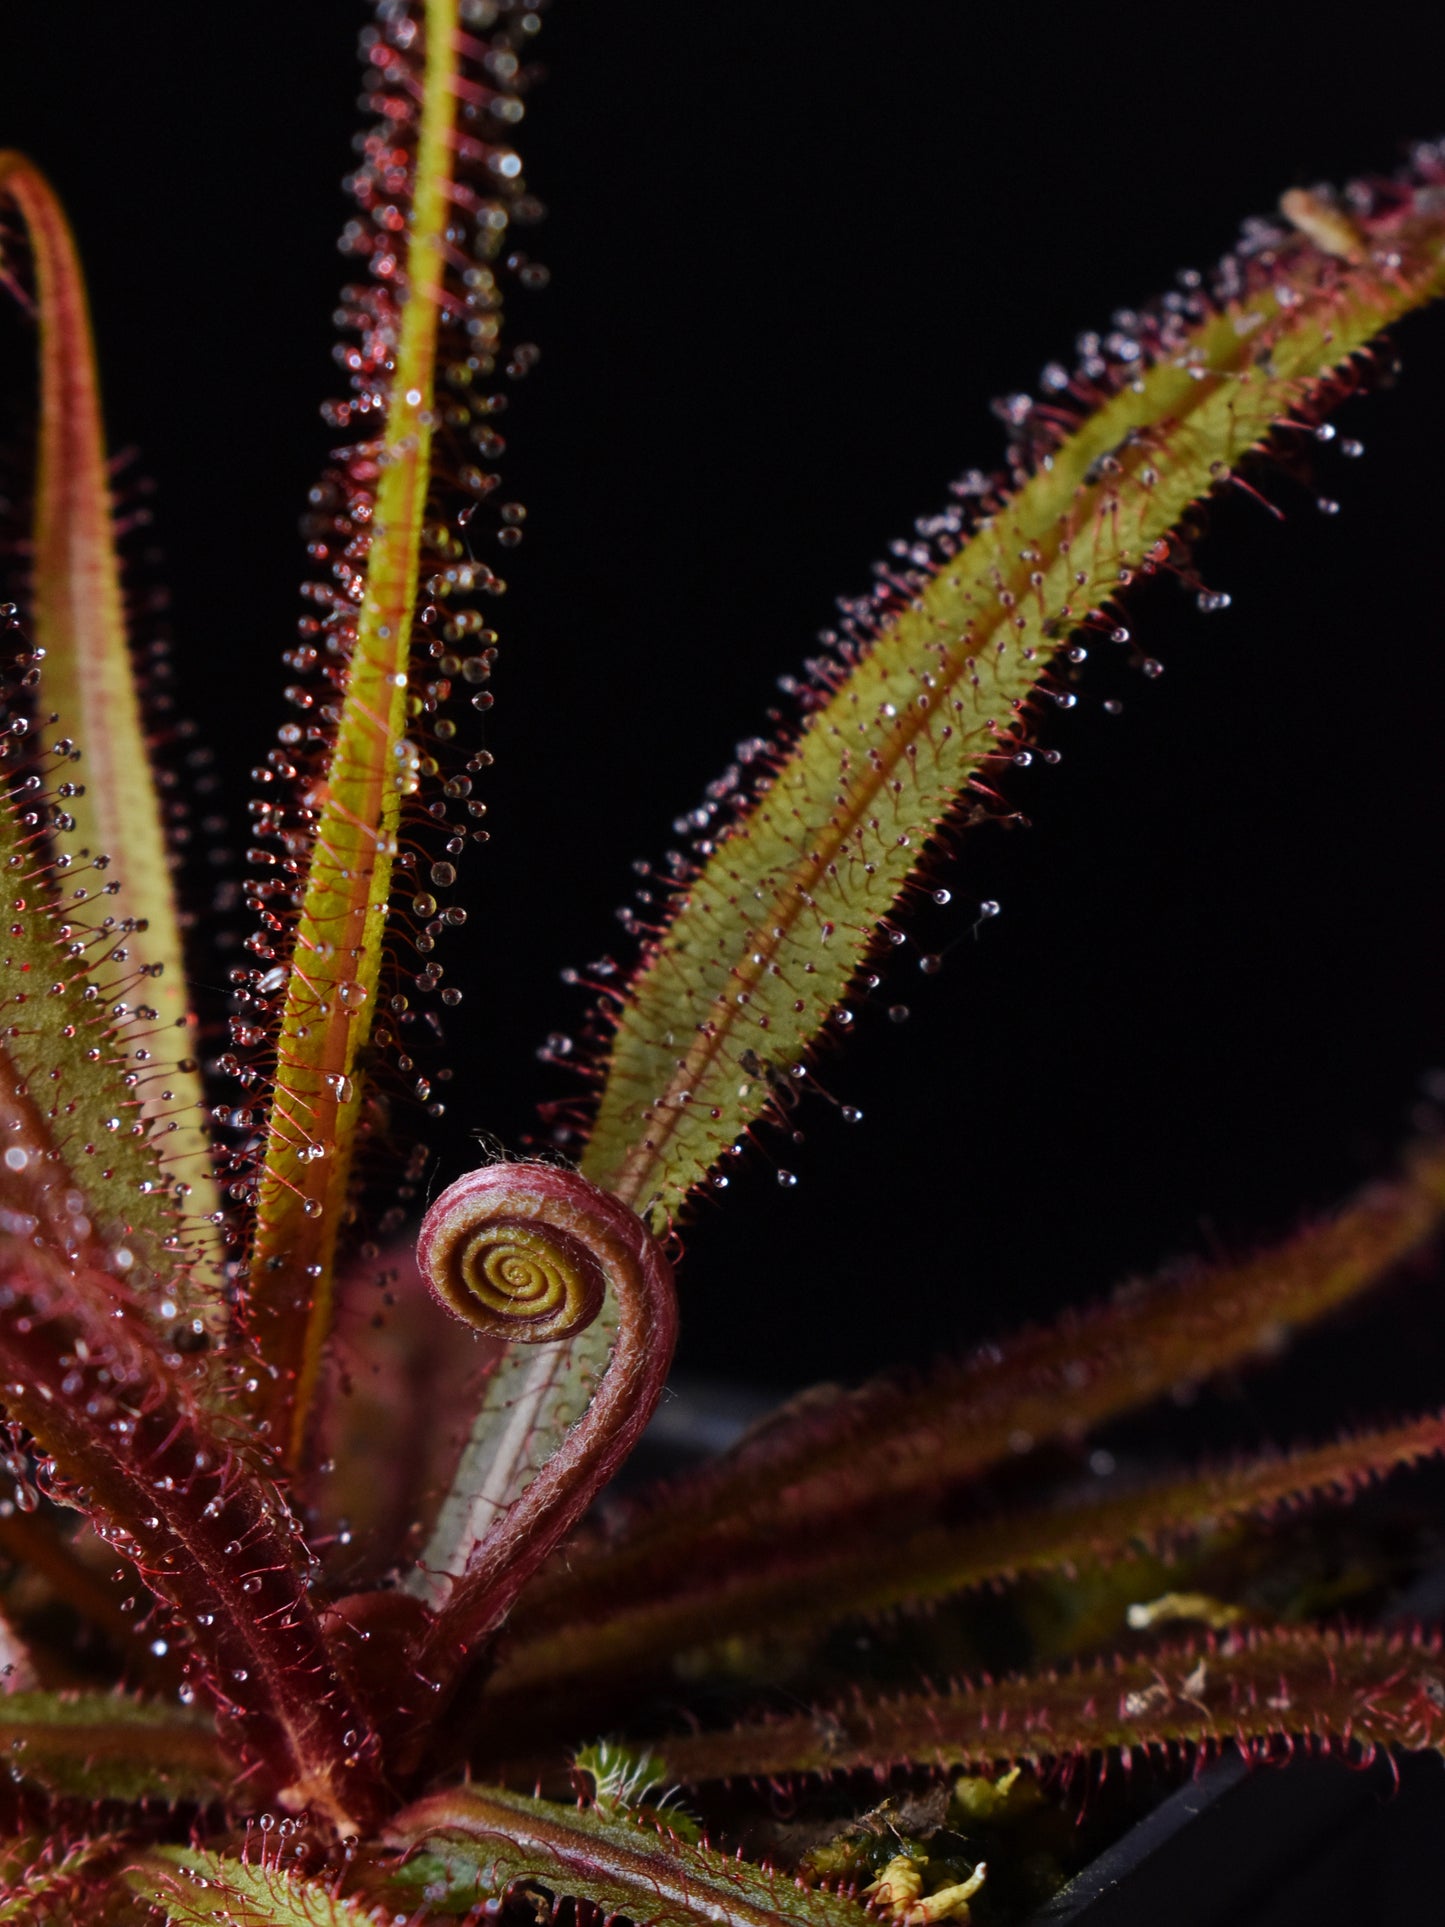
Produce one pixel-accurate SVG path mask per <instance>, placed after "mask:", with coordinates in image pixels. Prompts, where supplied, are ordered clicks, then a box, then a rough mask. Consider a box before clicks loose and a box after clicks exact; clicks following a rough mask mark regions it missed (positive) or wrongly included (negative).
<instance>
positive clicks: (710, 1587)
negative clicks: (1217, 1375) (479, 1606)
mask: <svg viewBox="0 0 1445 1927" xmlns="http://www.w3.org/2000/svg"><path fill="white" fill-rule="evenodd" d="M1442 1451H1445V1413H1439V1412H1434V1413H1429V1414H1427V1415H1425V1416H1423V1417H1420V1418H1413V1419H1406V1420H1403V1421H1402V1422H1401V1423H1400V1424H1398V1425H1387V1426H1380V1427H1377V1428H1374V1429H1372V1430H1369V1431H1364V1432H1356V1433H1346V1434H1342V1435H1341V1436H1340V1437H1339V1438H1336V1439H1331V1440H1330V1441H1329V1442H1328V1443H1326V1444H1324V1445H1317V1446H1301V1447H1299V1448H1297V1449H1296V1450H1294V1451H1292V1452H1281V1453H1267V1454H1262V1455H1260V1456H1259V1457H1257V1458H1250V1459H1241V1460H1239V1461H1237V1462H1235V1463H1233V1464H1229V1465H1222V1466H1214V1467H1205V1468H1203V1469H1201V1470H1196V1471H1192V1472H1188V1473H1185V1474H1182V1475H1180V1476H1178V1477H1175V1478H1168V1479H1159V1480H1155V1481H1153V1482H1151V1483H1150V1484H1148V1485H1145V1486H1143V1487H1142V1488H1136V1489H1133V1490H1125V1491H1121V1492H1118V1493H1109V1494H1106V1495H1105V1496H1103V1497H1100V1498H1096V1499H1092V1500H1090V1499H1083V1500H1080V1498H1079V1497H1078V1496H1077V1494H1075V1495H1073V1496H1072V1497H1071V1498H1070V1499H1069V1500H1068V1501H1067V1502H1065V1503H1059V1504H1054V1505H1049V1506H1042V1507H1026V1508H1020V1509H1015V1510H1012V1511H1009V1512H1001V1513H990V1514H987V1515H986V1516H984V1517H983V1518H978V1519H970V1520H967V1521H966V1522H964V1523H962V1524H958V1525H951V1526H938V1525H931V1526H928V1527H925V1528H922V1529H918V1530H914V1531H902V1532H898V1533H890V1532H887V1531H886V1530H885V1531H880V1530H879V1529H878V1528H877V1527H876V1526H875V1527H873V1528H871V1529H870V1527H869V1526H868V1525H867V1524H866V1523H865V1524H863V1525H858V1524H856V1523H855V1522H854V1521H852V1520H850V1519H849V1518H847V1517H846V1516H845V1517H843V1518H841V1519H833V1520H829V1521H828V1522H827V1525H826V1527H825V1528H824V1530H823V1531H822V1532H820V1533H816V1534H814V1535H812V1536H811V1537H809V1536H807V1535H806V1534H804V1533H803V1532H802V1531H800V1532H799V1534H798V1535H797V1538H796V1541H795V1543H794V1544H792V1545H791V1546H789V1547H786V1548H779V1547H777V1546H776V1545H772V1544H765V1545H764V1546H763V1547H762V1548H760V1549H759V1550H758V1551H757V1553H756V1554H755V1556H754V1557H752V1558H749V1556H748V1553H749V1549H748V1548H746V1547H734V1548H733V1549H732V1550H731V1552H730V1555H729V1558H728V1560H727V1562H726V1566H725V1568H723V1569H721V1570H719V1569H718V1568H715V1567H710V1566H707V1565H702V1566H700V1567H693V1566H690V1565H688V1564H685V1563H684V1564H681V1565H679V1567H678V1568H677V1569H676V1570H675V1572H674V1574H673V1575H672V1578H671V1581H670V1583H668V1582H666V1581H665V1582H664V1583H663V1584H662V1585H661V1586H660V1587H659V1589H658V1591H657V1592H655V1593H654V1594H653V1595H652V1596H651V1597H650V1598H648V1599H646V1600H639V1601H636V1602H634V1603H632V1604H631V1605H630V1606H629V1607H626V1608H622V1609H620V1610H615V1611H612V1612H610V1613H609V1612H608V1611H606V1610H605V1608H604V1609H602V1610H598V1609H596V1608H594V1610H593V1611H591V1612H584V1613H579V1615H578V1616H577V1618H575V1619H573V1620H569V1621H567V1622H566V1623H564V1624H561V1625H548V1624H546V1623H545V1621H544V1622H543V1624H542V1625H541V1626H540V1627H534V1626H531V1625H529V1624H528V1621H527V1619H526V1617H525V1616H523V1617H522V1618H521V1622H520V1624H519V1626H518V1629H517V1633H516V1635H515V1638H514V1641H513V1643H512V1644H511V1646H510V1647H509V1648H508V1649H507V1650H506V1651H505V1652H504V1654H503V1656H502V1660H501V1663H500V1665H499V1667H498V1670H497V1673H496V1674H495V1676H494V1679H493V1681H492V1691H493V1693H494V1695H496V1696H498V1697H500V1699H501V1700H502V1701H503V1704H504V1705H515V1706H516V1707H517V1708H518V1710H519V1713H520V1708H521V1706H523V1705H525V1704H526V1703H527V1698H528V1695H529V1694H534V1693H537V1692H545V1693H548V1694H549V1695H550V1694H553V1693H561V1694H563V1695H566V1694H568V1693H571V1692H575V1691H576V1690H577V1689H578V1687H579V1686H580V1685H582V1684H584V1683H587V1684H590V1683H592V1682H601V1681H604V1680H606V1679H608V1678H616V1677H617V1676H619V1675H622V1676H626V1675H628V1674H631V1675H633V1676H634V1677H635V1676H637V1675H639V1674H645V1675H648V1676H653V1675H656V1674H658V1673H663V1674H665V1673H666V1672H667V1670H668V1668H669V1663H670V1662H671V1661H672V1660H673V1659H675V1657H676V1656H677V1655H678V1654H680V1653H683V1652H685V1651H687V1650H688V1649H689V1648H701V1647H706V1646H708V1645H710V1644H711V1643H712V1642H714V1641H715V1640H716V1638H717V1634H718V1628H719V1626H721V1625H726V1627H727V1630H728V1637H729V1639H730V1640H732V1639H737V1638H739V1637H744V1636H746V1635H748V1634H754V1635H766V1636H769V1637H775V1636H777V1635H779V1634H782V1635H795V1634H797V1633H798V1632H800V1631H801V1632H805V1633H806V1632H814V1633H821V1632H822V1631H824V1630H825V1629H826V1628H827V1627H829V1626H830V1625H835V1624H836V1623H837V1622H838V1621H839V1620H840V1619H843V1618H845V1617H847V1616H848V1615H850V1614H866V1613H872V1612H879V1611H883V1610H885V1609H887V1608H890V1607H894V1606H902V1605H911V1604H917V1603H920V1602H922V1601H925V1600H932V1599H940V1598H946V1597H947V1596H948V1595H950V1594H953V1593H959V1592H962V1591H965V1590H967V1589H969V1588H973V1587H979V1586H990V1585H998V1584H999V1583H1000V1582H1001V1581H1003V1580H1009V1579H1015V1578H1017V1577H1019V1576H1020V1575H1021V1574H1023V1573H1029V1572H1058V1571H1063V1570H1069V1569H1072V1568H1074V1567H1076V1566H1079V1565H1084V1564H1088V1563H1092V1562H1100V1563H1104V1562H1108V1561H1111V1560H1116V1559H1120V1558H1123V1557H1124V1556H1126V1555H1127V1554H1129V1553H1131V1552H1139V1551H1150V1552H1166V1553H1167V1552H1172V1551H1174V1550H1176V1549H1178V1548H1179V1547H1181V1546H1183V1545H1184V1544H1185V1543H1186V1542H1188V1541H1189V1540H1190V1539H1193V1538H1197V1537H1198V1536H1199V1535H1201V1534H1203V1533H1206V1532H1213V1531H1216V1530H1218V1529H1220V1528H1223V1527H1227V1526H1230V1525H1233V1524H1235V1523H1236V1522H1238V1521H1240V1520H1245V1519H1250V1518H1270V1517H1272V1516H1274V1515H1275V1514H1277V1513H1279V1512H1281V1511H1285V1510H1291V1509H1294V1508H1297V1507H1301V1506H1304V1505H1307V1504H1310V1503H1311V1502H1316V1501H1320V1500H1325V1499H1336V1500H1340V1499H1345V1498H1348V1497H1350V1496H1352V1495H1353V1494H1354V1493H1355V1492H1356V1491H1357V1490H1358V1489H1359V1488H1360V1487H1362V1486H1364V1485H1366V1484H1369V1483H1370V1482H1371V1481H1372V1480H1375V1479H1379V1478H1383V1477H1384V1476H1386V1475H1387V1474H1388V1473H1390V1472H1393V1471H1395V1470H1397V1469H1399V1468H1400V1467H1402V1466H1411V1465H1417V1464H1419V1463H1420V1462H1421V1461H1422V1460H1424V1459H1428V1458H1435V1457H1438V1456H1439V1455H1440V1453H1441V1452H1442ZM497 1712H498V1714H500V1713H501V1712H502V1708H501V1707H499V1708H498V1709H497ZM493 1718H494V1721H495V1722H496V1724H497V1726H498V1727H500V1726H501V1725H502V1724H504V1721H502V1720H499V1719H498V1718H497V1715H496V1714H494V1716H493Z"/></svg>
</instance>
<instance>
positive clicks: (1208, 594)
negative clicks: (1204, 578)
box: [1194, 589, 1234, 616]
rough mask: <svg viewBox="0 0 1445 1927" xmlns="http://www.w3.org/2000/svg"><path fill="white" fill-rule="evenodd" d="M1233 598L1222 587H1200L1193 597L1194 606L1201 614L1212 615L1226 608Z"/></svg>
mask: <svg viewBox="0 0 1445 1927" xmlns="http://www.w3.org/2000/svg"><path fill="white" fill-rule="evenodd" d="M1233 600H1234V598H1233V597H1232V596H1230V595H1228V594H1226V592H1225V591H1224V590H1223V589H1201V590H1200V591H1199V594H1198V595H1197V596H1195V598H1194V606H1195V608H1196V609H1198V611H1199V613H1200V614H1201V615H1202V616H1212V615H1216V614H1218V612H1219V611H1220V610H1221V609H1227V608H1228V607H1229V605H1230V603H1231V602H1232V601H1233Z"/></svg>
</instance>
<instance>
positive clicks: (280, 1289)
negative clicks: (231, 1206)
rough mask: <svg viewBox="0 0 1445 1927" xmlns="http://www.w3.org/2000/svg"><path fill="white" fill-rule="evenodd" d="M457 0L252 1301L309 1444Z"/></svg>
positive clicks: (404, 580) (390, 777)
mask: <svg viewBox="0 0 1445 1927" xmlns="http://www.w3.org/2000/svg"><path fill="white" fill-rule="evenodd" d="M455 26H456V22H455V8H454V6H453V5H452V4H451V3H450V0H427V4H426V8H425V18H424V33H425V42H426V46H425V66H424V85H423V94H422V102H421V118H420V125H419V128H418V133H417V144H416V153H415V160H414V171H415V178H414V182H413V186H412V192H411V218H410V221H409V223H408V228H407V243H406V272H405V277H404V282H403V284H402V285H401V287H400V288H399V291H398V292H399V296H400V301H401V312H400V319H399V322H398V324H397V333H396V346H395V361H394V368H393V370H392V373H391V375H390V383H389V395H388V400H387V411H386V425H385V430H384V441H383V443H382V445H381V447H380V450H379V453H378V455H377V460H378V462H379V464H380V476H379V480H378V481H377V485H376V499H375V505H374V509H373V511H372V516H371V540H370V547H369V552H368V556H367V563H366V575H365V594H364V600H363V601H362V604H361V608H360V611H359V614H358V618H357V633H356V641H355V645H354V649H353V653H352V657H351V662H350V667H349V670H348V673H347V678H346V688H345V695H344V698H343V701H342V704H341V710H340V717H339V720H338V723H337V726H336V736H335V742H334V746H333V749H332V753H331V759H330V764H329V767H328V770H327V775H326V780H325V783H324V785H323V786H322V787H321V790H320V791H319V793H318V795H317V799H316V803H317V807H316V815H315V835H314V843H313V847H312V858H311V864H310V869H309V871H308V874H307V880H306V891H305V898H304V901H303V904H302V908H301V914H300V919H299V921H298V923H297V926H296V932H295V940H294V941H295V947H294V951H293V954H292V964H291V970H290V975H289V981H288V985H287V992H286V1003H285V1010H284V1014H283V1018H282V1026H281V1034H280V1037H279V1039H278V1042H277V1067H276V1088H275V1098H274V1101H273V1105H272V1113H271V1123H270V1134H269V1137H268V1141H267V1146H266V1161H265V1168H264V1171H263V1173H262V1179H261V1190H260V1202H259V1219H258V1223H257V1230H256V1241H255V1250H254V1254H253V1260H252V1267H251V1288H250V1305H251V1312H252V1317H253V1319H254V1323H255V1328H256V1333H257V1337H258V1340H259V1342H260V1345H261V1348H262V1350H263V1352H264V1353H265V1356H266V1358H267V1360H268V1362H269V1363H270V1365H271V1366H272V1367H273V1368H274V1369H275V1371H276V1377H275V1379H274V1380H273V1381H272V1384H273V1387H274V1390H273V1392H272V1394H271V1411H272V1416H273V1425H274V1427H275V1431H276V1435H277V1437H278V1439H279V1440H280V1442H281V1444H282V1446H283V1449H285V1450H286V1451H287V1453H288V1455H289V1456H290V1457H291V1459H292V1460H293V1461H294V1460H295V1458H296V1456H297V1454H298V1453H299V1450H300V1442H301V1438H302V1435H303V1433H304V1430H305V1427H306V1424H307V1420H308V1416H309V1412H310V1407H311V1400H312V1394H313V1392H314V1389H315V1384H316V1377H317V1373H318V1371H319V1368H320V1358H321V1348H322V1345H323V1343H324V1341H325V1338H326V1334H327V1332H328V1330H329V1328H330V1322H331V1282H330V1281H331V1272H332V1266H333V1261H334V1254H335V1250H336V1238H337V1233H338V1231H339V1229H340V1226H341V1219H342V1214H343V1211H344V1208H345V1204H346V1195H347V1189H348V1185H349V1183H350V1178H351V1169H350V1164H351V1157H350V1153H351V1146H352V1142H353V1139H354V1137H355V1132H356V1124H357V1119H358V1116H359V1113H360V1107H361V1075H360V1070H359V1068H358V1062H357V1060H358V1056H359V1054H360V1052H361V1049H362V1047H363V1045H364V1044H365V1042H366V1039H367V1036H368V1033H369V1031H370V1028H371V1013H372V1009H373V1006H374V1004H375V999H376V986H377V980H378V976H379V974H380V969H381V954H382V938H383V935H384V933H385V924H386V910H387V898H388V896H389V894H390V890H391V876H392V865H393V860H394V858H395V855H396V837H397V826H398V823H399V821H400V815H401V804H402V797H403V795H404V793H405V792H406V790H407V788H408V786H409V785H414V782H415V774H414V771H415V762H416V753H415V751H414V750H412V749H411V748H410V746H409V745H408V743H407V740H406V729H407V722H408V701H407V690H408V682H409V674H408V668H409V663H410V660H411V645H412V626H413V622H414V620H415V612H416V598H417V577H418V564H419V560H420V557H421V553H422V522H423V516H424V514H425V510H426V505H427V493H428V489H429V486H430V481H431V451H432V439H433V430H434V426H435V417H434V382H435V373H436V355H437V335H438V329H439V327H440V326H441V323H442V318H443V309H444V306H445V295H444V290H443V287H442V273H443V264H444V260H445V253H446V248H447V231H448V226H449V224H450V223H451V221H452V219H453V218H454V214H453V202H452V173H453V163H454V159H455V146H454V139H453V120H454V115H455V107H456V83H457V59H458V54H457V49H456V46H455V43H454V34H455Z"/></svg>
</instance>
